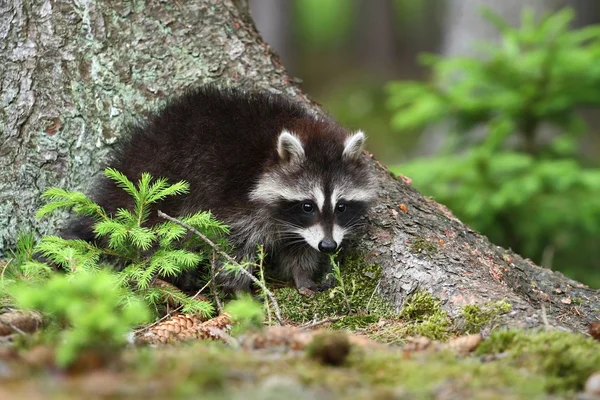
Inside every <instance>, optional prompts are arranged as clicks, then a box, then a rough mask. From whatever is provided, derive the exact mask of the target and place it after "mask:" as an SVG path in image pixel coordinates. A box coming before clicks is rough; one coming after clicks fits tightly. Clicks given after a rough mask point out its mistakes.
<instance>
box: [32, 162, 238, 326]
mask: <svg viewBox="0 0 600 400" xmlns="http://www.w3.org/2000/svg"><path fill="white" fill-rule="evenodd" d="M105 175H106V176H107V177H108V178H109V179H111V180H113V181H114V182H115V183H116V185H117V186H118V187H119V188H121V189H123V190H124V191H125V192H127V193H128V194H129V195H130V196H131V197H132V205H133V207H132V208H131V209H118V210H117V212H116V213H115V215H108V213H107V212H106V211H105V210H104V209H102V207H100V206H99V205H98V204H96V203H94V202H93V201H92V200H91V199H89V198H88V197H87V196H85V195H84V194H82V193H80V192H69V191H65V190H62V189H57V188H50V189H48V190H46V191H45V192H44V194H43V198H44V199H46V200H48V201H49V202H48V204H46V205H45V206H43V207H42V208H41V209H40V210H39V211H38V217H43V216H44V215H46V214H48V213H50V212H53V211H54V210H57V209H60V208H70V209H73V211H75V212H76V213H77V214H78V215H85V216H89V217H92V218H93V219H94V220H95V225H94V232H95V234H96V236H97V238H98V242H97V243H98V244H92V243H88V242H85V241H82V240H73V239H63V238H60V237H57V236H46V237H43V238H42V239H41V240H40V241H39V243H38V244H37V246H36V248H35V249H36V251H38V252H39V253H41V254H42V255H43V256H44V257H46V258H47V259H48V260H50V261H51V262H52V263H54V264H55V265H58V266H60V267H61V268H63V269H64V270H66V271H68V272H71V273H73V272H79V271H96V270H98V269H99V268H100V267H101V260H105V259H108V260H110V262H111V263H113V264H119V265H120V266H122V268H120V269H119V271H118V272H116V274H117V277H118V282H119V284H120V286H121V287H124V288H127V289H129V290H132V291H134V292H135V293H137V294H139V295H140V296H141V297H142V298H143V299H144V300H145V301H146V303H147V304H148V305H150V306H151V308H153V309H159V307H160V306H161V305H162V304H163V303H164V302H165V300H167V299H168V300H169V301H170V302H172V303H175V304H177V305H179V306H181V307H182V310H183V312H187V313H201V314H203V315H210V314H212V312H213V308H212V305H211V304H210V303H208V302H204V301H198V300H195V299H193V298H190V297H189V296H187V295H185V294H184V293H183V292H181V291H179V290H178V289H176V288H174V287H169V286H166V285H154V284H153V283H154V281H155V280H156V279H163V278H171V277H177V276H179V275H181V274H182V273H183V272H185V271H189V270H193V269H195V268H196V267H197V266H198V265H199V263H201V262H202V261H204V260H205V259H206V257H205V254H209V253H208V249H206V248H205V247H202V246H203V245H202V244H199V243H198V242H195V241H193V240H194V239H188V238H186V233H187V232H186V229H185V228H184V227H182V226H180V225H178V224H176V223H174V222H171V221H166V222H163V223H160V224H156V225H154V226H148V225H147V222H148V219H149V217H150V211H151V206H152V204H155V203H157V202H159V201H161V200H164V199H166V198H167V197H170V196H175V195H179V194H184V193H187V192H188V184H187V183H185V182H177V183H174V184H169V183H168V182H167V180H166V179H164V178H159V179H155V180H153V179H152V177H151V176H150V175H149V174H147V173H144V174H142V176H141V178H140V180H139V181H138V182H137V184H134V183H133V182H131V181H129V180H128V179H127V177H125V175H123V174H122V173H120V172H118V171H116V170H114V169H111V168H108V169H106V170H105ZM180 220H181V221H182V222H185V223H187V224H188V225H191V226H193V227H195V228H196V229H198V230H200V231H201V232H203V233H204V234H206V235H207V236H210V237H213V238H214V237H215V236H216V237H217V239H219V238H221V236H222V235H223V234H225V233H227V231H228V230H227V227H226V226H225V225H223V224H222V223H220V222H218V221H217V220H215V219H214V218H213V217H212V216H211V215H210V213H206V212H199V213H196V214H193V215H188V216H183V217H181V218H180ZM204 246H205V245H204ZM198 249H200V250H201V252H198V251H195V250H198ZM203 250H206V251H203ZM38 264H39V263H38ZM25 265H29V264H25ZM40 267H41V265H40Z"/></svg>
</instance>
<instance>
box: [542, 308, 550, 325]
mask: <svg viewBox="0 0 600 400" xmlns="http://www.w3.org/2000/svg"><path fill="white" fill-rule="evenodd" d="M542 322H543V323H544V329H545V330H547V331H548V330H550V323H549V322H548V315H547V314H546V306H544V304H542Z"/></svg>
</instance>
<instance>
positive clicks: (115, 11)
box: [0, 0, 600, 330]
mask: <svg viewBox="0 0 600 400" xmlns="http://www.w3.org/2000/svg"><path fill="white" fill-rule="evenodd" d="M0 35H1V37H2V39H3V40H2V42H0V46H1V47H0V58H1V59H2V60H4V61H3V63H0V71H1V73H2V74H1V76H2V106H3V111H2V114H1V118H2V120H1V122H0V126H1V128H2V139H1V140H0V146H1V148H0V154H1V156H2V159H1V163H2V180H1V181H0V240H1V241H0V247H1V248H2V249H4V251H6V249H7V248H8V247H9V246H10V245H12V244H14V236H15V233H16V231H17V230H18V229H22V228H25V227H28V226H35V229H36V230H37V233H39V234H45V233H50V232H53V231H55V230H56V229H57V226H59V225H60V222H61V221H62V220H63V219H64V215H58V216H55V217H54V219H47V220H44V221H43V222H42V223H40V222H37V221H35V218H34V214H35V210H36V209H37V208H38V207H39V206H40V201H39V195H40V193H41V192H42V191H43V190H44V189H45V188H46V187H48V186H59V187H63V188H68V189H81V190H84V189H85V188H86V186H87V185H88V184H89V183H90V181H91V179H92V178H93V177H94V176H96V175H97V174H98V173H100V169H101V165H102V161H103V160H104V159H105V157H106V155H107V154H108V153H109V152H110V148H111V144H112V143H114V142H115V141H116V140H118V136H119V132H121V131H122V130H123V127H124V125H125V124H126V123H128V122H130V121H131V120H132V119H135V118H136V117H138V116H139V115H141V114H143V113H144V112H145V111H147V110H149V109H152V108H154V107H156V106H157V105H158V104H159V103H161V101H162V100H163V99H165V98H166V97H167V96H174V95H177V94H178V93H181V92H182V91H183V90H184V89H185V88H187V87H190V86H194V85H199V84H202V83H206V82H215V81H216V82H218V83H220V84H222V85H234V86H245V87H253V88H263V89H267V90H271V91H275V92H282V93H285V94H287V95H288V96H291V97H294V98H296V99H297V100H298V101H300V102H302V103H304V104H306V105H307V106H308V107H311V108H313V109H314V110H315V111H318V112H320V110H319V108H318V106H317V105H315V104H314V103H311V102H310V101H309V100H308V99H307V97H306V96H305V95H303V94H302V93H301V91H300V90H299V89H298V88H297V87H296V86H295V85H294V84H293V83H291V82H290V79H289V78H288V76H287V75H286V72H285V70H284V68H283V67H282V66H281V65H280V64H279V62H278V60H277V58H276V57H274V56H273V55H272V53H271V51H270V49H269V46H268V45H266V44H265V43H263V42H262V40H261V39H260V37H259V36H258V34H257V32H256V29H255V27H254V24H253V22H252V20H251V18H250V16H249V12H248V4H247V1H245V0H237V1H236V0H220V1H216V0H215V1H209V0H205V1H199V0H197V1H181V2H165V1H159V0H153V1H152V0H148V1H146V2H141V1H139V2H138V1H134V2H124V1H99V0H96V1H94V0H91V1H87V2H79V1H75V0H55V1H49V0H46V1H43V0H36V1H22V0H13V2H12V3H10V4H6V3H2V4H1V5H0ZM371 167H372V168H373V169H374V170H376V174H377V177H378V180H379V198H378V200H377V201H376V204H375V206H374V207H373V209H372V211H371V212H370V214H369V216H368V220H369V224H368V227H369V228H368V229H367V232H366V234H365V235H364V237H363V238H362V239H361V240H359V241H358V242H359V243H358V249H359V250H361V251H363V252H364V254H365V257H366V258H367V260H368V261H369V262H373V263H377V264H379V265H380V266H381V267H382V269H383V273H384V276H383V279H382V281H381V285H380V288H381V291H382V293H383V294H384V295H386V296H387V297H388V298H389V299H390V300H392V301H393V302H394V304H395V305H396V306H397V307H400V306H401V305H402V303H403V301H404V300H405V299H406V297H407V295H409V294H410V293H412V292H414V291H415V290H416V289H423V290H427V291H429V292H431V293H433V294H434V295H435V296H437V297H439V298H441V299H442V300H443V301H444V307H445V308H446V309H447V310H448V311H449V312H450V313H452V314H456V313H458V312H459V310H460V306H462V305H464V304H468V303H482V302H485V301H488V300H497V299H502V298H506V299H507V300H508V301H510V302H511V303H512V305H513V312H512V313H510V314H509V315H507V316H505V320H504V323H505V324H507V325H511V326H515V325H519V326H528V327H529V326H536V325H540V324H541V323H542V320H543V319H544V318H543V310H544V309H545V312H546V314H547V321H548V323H549V324H551V325H560V326H564V327H566V328H570V329H576V330H583V329H584V328H585V326H586V325H587V324H588V323H589V322H591V321H592V320H594V319H595V318H597V310H598V309H600V298H599V292H598V291H595V290H591V289H588V288H586V287H585V286H584V285H582V284H579V283H577V282H574V281H572V280H569V279H566V278H564V277H563V276H562V275H560V274H558V273H553V272H551V271H549V270H545V269H542V268H540V267H537V266H535V265H533V264H532V263H531V262H529V261H527V260H523V259H522V258H521V257H519V256H517V255H515V254H513V253H511V252H510V251H507V250H504V249H501V248H499V247H497V246H494V245H492V244H490V243H489V242H488V241H487V239H486V238H484V237H482V236H481V235H479V234H477V233H476V232H473V231H472V230H470V229H469V228H468V227H467V226H465V225H464V224H462V223H461V222H460V221H458V220H457V219H456V218H455V217H454V216H452V214H451V213H450V212H449V211H448V210H447V209H446V208H444V207H443V206H442V205H439V204H437V203H435V202H434V201H432V200H430V199H428V198H425V197H423V196H422V195H420V194H419V193H418V192H416V191H415V190H414V189H413V188H412V187H411V186H410V185H409V184H407V183H406V182H405V181H403V180H396V179H395V178H394V177H392V176H391V175H390V174H389V172H388V171H387V170H386V169H385V168H384V167H383V166H381V165H380V164H379V163H378V162H377V161H375V160H374V159H373V160H372V162H371ZM401 204H404V205H405V206H406V208H405V207H404V206H402V207H400V206H401ZM404 211H407V212H406V213H405V212H404ZM543 306H545V307H543Z"/></svg>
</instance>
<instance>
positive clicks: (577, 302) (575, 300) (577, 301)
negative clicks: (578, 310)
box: [571, 297, 584, 306]
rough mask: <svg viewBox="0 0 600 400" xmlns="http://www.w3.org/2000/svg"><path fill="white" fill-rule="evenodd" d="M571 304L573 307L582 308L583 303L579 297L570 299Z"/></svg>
mask: <svg viewBox="0 0 600 400" xmlns="http://www.w3.org/2000/svg"><path fill="white" fill-rule="evenodd" d="M571 304H573V305H575V306H582V305H583V304H584V301H583V299H582V298H581V297H571Z"/></svg>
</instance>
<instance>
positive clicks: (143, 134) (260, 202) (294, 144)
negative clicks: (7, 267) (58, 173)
mask: <svg viewBox="0 0 600 400" xmlns="http://www.w3.org/2000/svg"><path fill="white" fill-rule="evenodd" d="M364 142H365V135H364V134H363V133H362V132H361V131H358V132H355V133H352V134H350V133H349V132H348V131H346V130H345V129H343V128H342V127H340V126H339V125H338V124H337V123H336V122H335V121H333V120H332V119H329V118H327V117H326V118H322V117H316V116H315V115H314V114H312V113H311V112H310V111H309V110H307V109H306V108H304V107H303V106H301V105H299V104H295V103H293V102H291V101H289V100H287V99H285V98H284V97H282V96H279V95H274V94H270V93H265V92H245V91H242V90H235V89H218V88H216V87H213V86H205V87H201V88H199V89H196V90H193V91H190V92H188V93H187V94H185V95H184V96H182V97H180V98H178V99H175V100H173V101H171V102H170V103H169V104H168V105H167V106H166V107H165V108H164V109H162V111H160V112H158V113H156V114H154V115H152V116H150V117H149V119H148V120H147V121H146V122H145V123H142V124H139V125H136V126H134V127H132V128H131V129H130V132H129V133H128V135H126V136H125V138H123V139H122V140H121V141H120V144H119V145H118V148H117V149H116V152H115V156H114V158H113V160H112V161H111V162H110V163H109V165H110V166H111V167H113V168H115V169H117V170H119V171H121V172H122V173H124V174H125V175H126V176H127V177H128V178H129V179H131V180H137V179H139V178H140V176H141V174H142V173H143V172H149V173H150V174H151V175H152V176H155V177H165V178H167V179H169V181H170V182H175V181H179V180H185V181H187V182H189V185H190V192H189V194H187V195H184V196H177V197H174V198H172V199H169V200H167V201H164V202H163V203H162V204H159V205H157V206H156V209H160V210H162V211H164V212H165V213H167V214H170V215H172V216H177V215H184V214H189V213H193V212H197V211H200V210H207V211H211V212H212V213H213V214H214V215H215V216H216V218H218V219H220V220H221V221H223V222H225V223H226V224H227V225H229V227H230V232H231V233H230V237H229V239H230V242H231V243H232V244H233V245H234V247H235V249H236V250H235V251H236V256H237V259H238V260H248V259H252V257H253V256H254V255H255V254H256V249H257V245H264V247H265V251H266V252H267V253H268V254H269V255H270V263H269V264H270V268H273V269H276V270H277V272H278V274H279V275H283V276H284V277H285V278H287V279H292V280H293V282H294V284H295V286H296V288H297V289H298V290H299V291H300V292H301V293H310V292H312V291H316V290H319V289H321V288H320V287H319V285H317V284H316V283H315V279H314V277H315V275H316V274H318V273H319V272H320V271H321V269H322V267H323V265H325V264H324V261H325V260H326V259H327V257H326V254H328V253H333V252H336V251H337V250H338V249H339V248H340V246H341V244H342V241H343V239H344V237H345V236H346V235H347V234H348V233H349V232H351V231H352V230H353V229H354V228H356V227H357V225H358V224H359V222H360V221H361V216H363V215H364V213H365V212H366V210H367V207H368V205H369V203H370V201H371V200H372V199H373V196H374V188H373V180H372V177H371V174H370V171H369V169H368V167H367V165H366V161H365V159H364V156H363V154H362V153H363V147H364ZM92 198H93V199H94V200H95V201H96V202H97V203H98V204H100V205H101V206H102V207H104V208H105V209H106V210H107V211H108V212H109V213H114V212H116V211H117V209H118V208H131V207H132V204H131V199H130V198H129V197H128V195H127V194H126V193H124V192H123V191H122V190H121V189H119V188H117V187H116V185H115V184H114V183H113V182H112V181H110V180H108V179H105V178H102V180H101V181H99V182H98V183H97V185H96V187H95V189H94V193H93V195H92ZM156 209H155V210H153V212H152V216H151V218H150V220H149V222H148V223H149V224H156V223H158V222H162V221H159V218H158V216H157V215H156ZM69 236H71V237H78V238H82V239H85V240H94V234H93V231H92V226H91V221H90V220H87V219H82V220H79V221H77V222H76V223H75V224H74V225H73V226H71V229H70V234H69ZM221 276H222V278H221V280H220V284H221V286H222V288H223V289H225V290H226V291H240V290H242V291H243V290H249V289H250V280H249V279H248V278H247V277H246V276H244V275H243V274H236V275H234V274H221Z"/></svg>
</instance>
